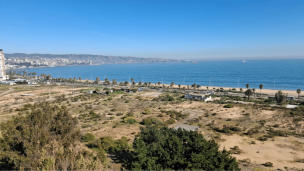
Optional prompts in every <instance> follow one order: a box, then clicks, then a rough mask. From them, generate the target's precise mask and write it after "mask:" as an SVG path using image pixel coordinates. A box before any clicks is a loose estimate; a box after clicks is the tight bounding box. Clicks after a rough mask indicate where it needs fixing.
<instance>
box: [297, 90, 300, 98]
mask: <svg viewBox="0 0 304 171" xmlns="http://www.w3.org/2000/svg"><path fill="white" fill-rule="evenodd" d="M297 93H298V99H300V94H301V89H297Z"/></svg>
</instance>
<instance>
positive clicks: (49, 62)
mask: <svg viewBox="0 0 304 171" xmlns="http://www.w3.org/2000/svg"><path fill="white" fill-rule="evenodd" d="M4 55H5V58H6V61H5V63H6V67H7V69H8V70H10V69H25V68H44V67H57V66H74V65H103V64H131V63H168V62H189V60H174V59H161V58H138V57H122V56H103V55H91V54H24V53H14V54H4Z"/></svg>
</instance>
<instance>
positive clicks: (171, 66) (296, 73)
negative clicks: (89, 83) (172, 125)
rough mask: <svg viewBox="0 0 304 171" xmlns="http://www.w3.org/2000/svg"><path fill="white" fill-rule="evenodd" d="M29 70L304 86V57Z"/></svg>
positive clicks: (86, 75)
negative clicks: (244, 61)
mask: <svg viewBox="0 0 304 171" xmlns="http://www.w3.org/2000/svg"><path fill="white" fill-rule="evenodd" d="M27 71H28V72H36V73H37V74H38V75H40V74H43V73H44V74H47V75H49V74H50V75H52V77H53V78H57V77H62V78H70V77H72V78H74V77H76V78H77V79H78V77H81V78H82V80H85V79H86V78H87V79H93V80H95V79H96V77H99V78H100V80H104V78H108V79H109V80H110V81H111V80H112V79H114V78H115V79H116V80H117V81H118V82H121V81H129V78H134V80H135V82H137V83H138V82H139V81H143V82H151V83H157V82H163V83H164V84H170V83H171V82H174V83H175V84H176V85H177V84H182V85H183V84H186V85H191V84H193V83H196V84H198V85H201V86H202V87H206V86H209V87H212V86H217V87H232V88H238V87H243V88H244V87H245V85H246V84H250V88H257V89H258V88H259V85H260V84H263V85H264V89H276V90H283V89H284V90H296V89H298V88H300V89H302V90H303V89H304V60H303V59H295V60H251V61H247V62H246V63H243V62H242V61H239V60H238V61H200V62H199V63H185V62H184V63H143V64H107V65H92V66H64V67H54V68H33V69H27Z"/></svg>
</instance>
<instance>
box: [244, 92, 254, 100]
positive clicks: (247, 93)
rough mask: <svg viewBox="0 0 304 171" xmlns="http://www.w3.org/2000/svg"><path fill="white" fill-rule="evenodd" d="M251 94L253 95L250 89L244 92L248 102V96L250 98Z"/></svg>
mask: <svg viewBox="0 0 304 171" xmlns="http://www.w3.org/2000/svg"><path fill="white" fill-rule="evenodd" d="M252 94H253V91H252V90H251V89H248V90H246V91H245V95H246V96H248V100H249V98H250V96H252Z"/></svg>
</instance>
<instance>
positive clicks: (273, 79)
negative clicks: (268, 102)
mask: <svg viewBox="0 0 304 171" xmlns="http://www.w3.org/2000/svg"><path fill="white" fill-rule="evenodd" d="M273 89H274V90H275V79H273Z"/></svg>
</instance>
